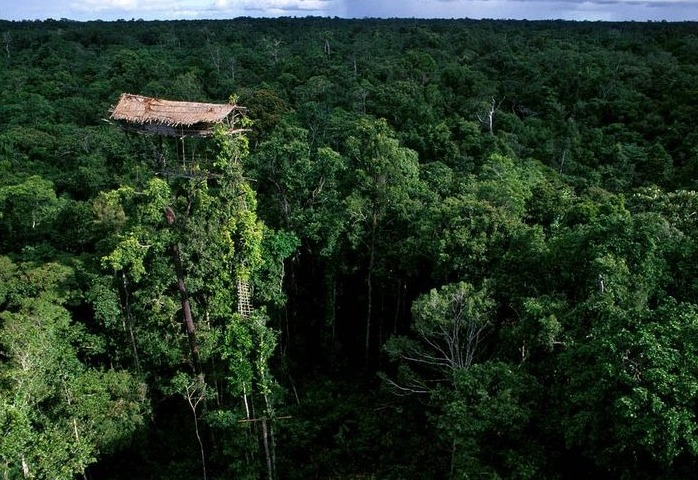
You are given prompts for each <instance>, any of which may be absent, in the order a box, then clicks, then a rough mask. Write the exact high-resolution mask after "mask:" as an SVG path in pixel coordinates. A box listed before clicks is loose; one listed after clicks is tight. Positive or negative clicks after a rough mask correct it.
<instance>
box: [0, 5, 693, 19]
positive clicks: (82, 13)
mask: <svg viewBox="0 0 698 480" xmlns="http://www.w3.org/2000/svg"><path fill="white" fill-rule="evenodd" d="M243 16H245V17H307V16H322V17H342V18H368V17H372V18H397V17H401V18H472V19H481V18H498V19H528V20H541V19H563V20H589V21H640V22H644V21H648V20H652V21H661V20H666V21H684V20H689V21H698V0H0V19H3V20H45V19H47V18H53V19H56V20H58V19H62V18H67V19H70V20H78V21H87V20H104V21H112V20H119V19H124V20H131V19H143V20H174V19H184V20H189V19H191V20H193V19H226V18H235V17H243Z"/></svg>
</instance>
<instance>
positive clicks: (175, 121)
mask: <svg viewBox="0 0 698 480" xmlns="http://www.w3.org/2000/svg"><path fill="white" fill-rule="evenodd" d="M242 111H243V108H242V107H238V106H237V105H234V104H232V103H198V102H180V101H172V100H162V99H159V98H152V97H144V96H142V95H133V94H130V93H122V94H121V97H120V98H119V103H118V104H117V105H116V106H115V107H113V108H112V110H111V117H110V118H111V119H112V120H115V121H117V122H118V123H119V124H120V125H121V127H122V128H123V129H124V130H126V131H130V132H137V133H144V134H151V135H163V136H167V137H178V138H184V137H210V136H211V135H213V129H214V128H215V126H216V125H220V124H223V125H224V126H225V127H226V128H227V129H228V130H229V133H235V132H236V130H235V129H234V121H235V117H236V115H237V114H239V113H240V112H242Z"/></svg>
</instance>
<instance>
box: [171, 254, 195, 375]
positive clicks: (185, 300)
mask: <svg viewBox="0 0 698 480" xmlns="http://www.w3.org/2000/svg"><path fill="white" fill-rule="evenodd" d="M172 257H173V259H174V262H175V270H176V273H177V288H178V289H179V296H180V299H181V302H182V313H183V315H184V326H185V328H186V330H187V338H188V339H189V349H190V350H191V361H192V365H193V367H194V373H196V374H197V375H200V374H201V362H200V361H199V343H198V342H197V340H196V329H195V327H194V317H193V316H192V313H191V302H190V300H189V291H188V290H187V284H186V282H185V279H184V268H183V267H182V258H181V256H180V254H179V245H177V244H174V245H172Z"/></svg>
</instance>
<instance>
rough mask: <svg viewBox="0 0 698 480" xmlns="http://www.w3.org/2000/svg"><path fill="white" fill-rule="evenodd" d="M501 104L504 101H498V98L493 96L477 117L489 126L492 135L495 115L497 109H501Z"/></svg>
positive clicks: (488, 129)
mask: <svg viewBox="0 0 698 480" xmlns="http://www.w3.org/2000/svg"><path fill="white" fill-rule="evenodd" d="M501 104H502V102H499V103H498V102H497V100H496V99H495V98H494V97H492V99H491V101H490V102H489V103H487V104H486V107H485V108H484V109H483V111H480V112H478V113H477V119H478V120H480V123H482V124H483V125H485V126H486V127H487V131H488V132H490V135H493V134H494V115H495V113H497V110H499V107H500V105H501Z"/></svg>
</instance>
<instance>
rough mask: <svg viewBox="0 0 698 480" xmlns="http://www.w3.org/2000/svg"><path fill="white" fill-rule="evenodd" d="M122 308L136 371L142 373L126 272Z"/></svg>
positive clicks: (122, 284)
mask: <svg viewBox="0 0 698 480" xmlns="http://www.w3.org/2000/svg"><path fill="white" fill-rule="evenodd" d="M121 308H122V310H123V312H124V317H125V319H126V321H125V324H126V325H125V327H126V328H127V329H128V334H129V337H130V338H131V349H132V350H133V361H134V362H135V363H136V372H137V373H138V374H139V375H140V373H141V361H140V357H139V356H138V347H137V345H136V335H135V333H134V332H133V315H131V300H130V295H129V293H128V280H127V278H126V272H124V271H122V272H121Z"/></svg>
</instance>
